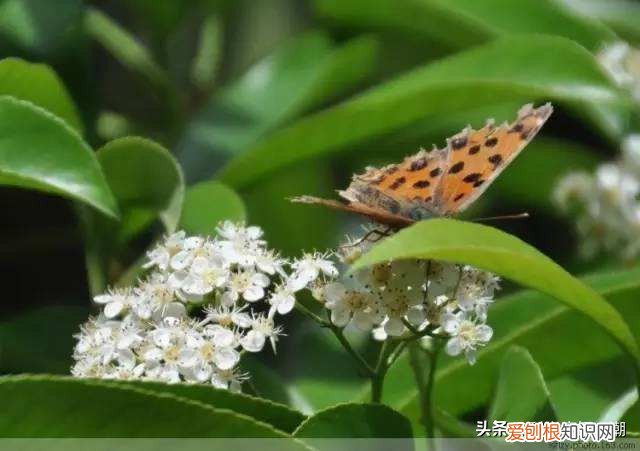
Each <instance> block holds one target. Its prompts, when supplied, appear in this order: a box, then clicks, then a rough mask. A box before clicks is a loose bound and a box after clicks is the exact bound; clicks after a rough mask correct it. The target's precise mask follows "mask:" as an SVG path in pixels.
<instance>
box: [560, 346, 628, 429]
mask: <svg viewBox="0 0 640 451" xmlns="http://www.w3.org/2000/svg"><path fill="white" fill-rule="evenodd" d="M612 380H615V381H616V383H615V384H612V383H611V381H612ZM548 385H549V390H550V391H551V399H552V400H553V404H554V406H555V408H556V412H557V413H558V420H559V421H599V419H600V418H602V417H604V416H607V417H611V416H612V415H614V414H615V412H616V411H618V412H619V411H620V409H621V407H622V406H621V401H622V403H623V404H624V400H625V397H626V396H627V395H628V394H629V393H630V390H631V391H633V390H635V386H636V380H635V375H634V373H633V371H632V370H631V369H630V368H629V365H628V361H627V360H626V359H624V358H621V357H616V358H614V359H611V360H606V361H604V362H600V363H598V364H596V365H590V366H587V367H584V368H578V369H576V370H574V371H571V372H570V373H567V374H563V375H561V376H559V377H557V378H555V379H551V380H549V382H548ZM607 412H608V413H607ZM621 416H622V414H620V416H618V418H617V419H612V420H606V421H619V420H620V417H621ZM600 421H602V420H600Z"/></svg>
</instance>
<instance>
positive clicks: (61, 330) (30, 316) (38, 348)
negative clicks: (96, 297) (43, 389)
mask: <svg viewBox="0 0 640 451" xmlns="http://www.w3.org/2000/svg"><path fill="white" fill-rule="evenodd" d="M88 316H89V309H88V308H86V307H72V306H54V307H42V308H39V309H34V310H31V311H29V312H27V313H24V314H22V315H18V316H15V317H13V318H7V319H4V320H3V321H1V322H0V373H61V374H68V373H69V368H71V354H72V353H73V346H74V344H75V339H74V338H73V335H74V334H77V333H78V332H79V331H80V324H81V323H83V322H84V321H86V319H87V317H88Z"/></svg>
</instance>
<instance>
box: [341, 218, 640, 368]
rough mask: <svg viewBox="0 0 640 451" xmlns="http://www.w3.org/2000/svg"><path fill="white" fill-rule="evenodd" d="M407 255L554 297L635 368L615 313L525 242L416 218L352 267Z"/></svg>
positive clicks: (634, 347) (471, 226)
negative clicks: (461, 266)
mask: <svg viewBox="0 0 640 451" xmlns="http://www.w3.org/2000/svg"><path fill="white" fill-rule="evenodd" d="M410 258H423V259H435V260H444V261H449V262H455V263H466V264H470V265H474V266H477V267H479V268H482V269H485V270H487V271H492V272H494V273H496V274H498V275H500V276H503V277H505V278H507V279H511V280H513V281H515V282H518V283H520V284H522V285H524V286H526V287H529V288H534V289H536V290H539V291H540V292H542V293H545V294H548V295H550V296H553V297H555V298H556V299H558V300H559V301H561V302H563V303H565V304H566V305H568V306H570V307H572V308H574V309H576V310H578V311H580V312H582V313H584V314H585V315H587V316H589V317H590V318H591V319H593V320H594V321H595V322H596V323H597V324H598V325H599V326H600V327H602V328H603V329H605V330H606V331H607V332H608V333H609V334H611V336H612V337H614V338H615V339H616V340H617V341H618V342H619V343H620V345H621V346H622V347H623V348H624V349H625V350H626V351H627V352H628V353H629V355H631V356H632V357H633V358H634V359H635V360H636V362H637V365H638V366H639V368H640V350H639V349H638V344H637V342H636V340H635V338H634V336H633V334H632V333H631V330H629V326H628V325H627V324H626V323H625V321H624V320H623V318H622V316H621V315H620V313H618V312H617V311H616V310H615V309H614V308H613V307H612V306H611V305H610V304H609V303H607V302H606V301H605V300H604V299H603V298H602V297H601V296H600V295H599V294H598V293H596V292H595V291H594V290H593V289H591V288H590V287H588V286H587V285H585V284H583V283H582V282H580V281H579V280H578V279H575V278H574V277H572V276H571V274H569V273H568V272H566V271H565V270H564V269H562V268H561V267H560V266H558V265H557V264H556V263H554V262H553V261H552V260H551V259H549V258H548V257H547V256H545V255H543V254H542V253H540V252H539V251H537V250H536V249H535V248H533V247H531V246H530V245H528V244H526V243H525V242H524V241H521V240H520V239H518V238H516V237H515V236H513V235H509V234H507V233H505V232H502V231H500V230H498V229H494V228H492V227H488V226H485V225H481V224H477V223H471V222H462V221H457V220H453V219H431V220H427V221H422V222H419V223H417V224H415V225H413V226H411V227H409V228H407V229H404V230H402V231H400V232H398V233H397V234H396V235H394V236H392V237H390V238H389V239H386V240H384V241H383V242H381V243H380V244H378V245H376V246H374V248H373V249H371V251H369V252H367V253H366V254H365V255H364V256H362V257H361V258H360V259H358V260H357V261H356V263H355V264H354V265H353V267H352V270H356V269H358V268H363V267H365V266H370V265H372V264H375V263H379V262H384V261H389V260H400V259H410Z"/></svg>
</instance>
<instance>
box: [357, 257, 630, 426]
mask: <svg viewBox="0 0 640 451" xmlns="http://www.w3.org/2000/svg"><path fill="white" fill-rule="evenodd" d="M583 280H584V283H587V284H589V285H591V286H593V287H594V289H595V290H596V291H597V292H598V293H599V294H600V295H602V296H605V297H606V298H607V300H608V301H609V302H611V304H612V305H613V306H614V307H615V308H617V309H618V310H619V311H620V312H621V313H622V316H623V317H624V318H625V320H626V321H627V322H628V323H629V324H630V325H631V326H632V330H633V331H635V333H636V339H638V338H640V334H639V333H640V304H639V303H638V302H636V301H637V297H638V294H639V293H640V268H637V269H633V270H626V271H618V272H611V273H604V274H599V275H595V276H591V277H588V278H585V279H583ZM489 324H490V325H491V326H492V327H493V329H494V337H493V339H492V341H491V342H489V343H488V345H487V346H486V347H484V348H481V349H480V350H479V352H478V362H477V363H476V364H475V365H473V366H470V365H468V364H467V363H466V361H465V360H464V359H461V358H448V357H447V356H441V357H442V362H441V363H440V364H439V368H440V369H439V371H438V373H437V375H436V403H437V405H438V406H441V407H442V408H443V409H445V410H446V411H447V412H450V413H451V414H453V415H459V414H462V413H465V412H470V411H472V410H474V409H476V408H478V407H480V406H481V405H482V404H483V403H486V402H487V400H488V399H489V398H490V396H491V394H492V390H493V386H494V382H495V380H496V379H497V377H498V368H499V365H500V362H501V358H502V356H503V355H504V352H506V349H508V347H509V346H511V345H513V344H518V345H520V346H523V347H525V348H526V349H527V350H528V351H529V352H530V353H531V354H532V355H533V358H534V359H535V361H536V362H537V363H538V365H540V367H541V369H542V371H544V374H545V375H546V377H547V379H554V378H557V377H559V376H561V375H563V374H566V373H567V372H570V371H572V370H575V369H576V368H582V367H586V366H589V365H593V364H596V363H600V362H606V361H609V360H611V359H613V358H616V357H619V356H624V355H623V354H622V351H621V349H620V347H619V346H617V345H616V343H615V342H614V341H613V339H612V338H611V337H610V336H609V335H608V334H607V333H605V331H604V330H602V329H600V328H597V327H594V323H593V321H592V320H591V319H589V318H587V317H586V316H584V315H583V314H581V313H580V312H578V311H576V310H574V309H571V308H570V307H569V306H567V305H559V304H558V302H557V301H555V300H554V299H553V298H551V297H549V296H544V295H542V294H540V293H538V292H534V291H529V290H527V291H522V292H520V293H516V294H514V295H512V296H508V297H506V298H502V299H499V300H498V302H496V304H495V306H493V307H492V308H491V311H490V316H489ZM549 343H552V344H553V346H549ZM626 363H627V366H626V371H627V372H630V373H631V374H634V368H633V365H632V364H631V363H630V360H629V359H628V358H627V359H626ZM412 380H413V376H412V373H411V368H410V367H409V364H408V361H407V359H406V358H405V357H404V356H403V357H401V358H400V359H398V362H397V363H396V365H395V366H394V367H392V368H391V370H390V371H389V374H388V377H387V379H386V381H385V393H384V396H385V399H386V400H387V402H388V403H389V404H390V405H391V406H392V407H394V408H396V409H398V410H399V411H401V412H402V413H404V414H405V415H407V416H408V417H409V418H411V419H412V420H414V419H415V420H416V421H417V419H418V418H419V407H418V404H417V400H418V397H417V392H416V390H415V388H413V387H412V385H411V381H412ZM470 380H472V381H473V382H474V383H473V384H469V383H468V381H470ZM368 396H369V393H368V388H367V389H365V390H363V393H362V394H361V396H359V397H358V399H367V398H368Z"/></svg>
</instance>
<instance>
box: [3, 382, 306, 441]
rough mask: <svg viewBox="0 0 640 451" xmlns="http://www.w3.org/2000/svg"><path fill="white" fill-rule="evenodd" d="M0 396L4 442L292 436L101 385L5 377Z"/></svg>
mask: <svg viewBox="0 0 640 451" xmlns="http://www.w3.org/2000/svg"><path fill="white" fill-rule="evenodd" d="M0 396H1V397H2V400H3V405H4V406H5V408H6V411H5V412H6V413H5V414H4V415H2V418H0V435H2V436H3V437H32V438H33V437H246V438H251V437H253V438H255V437H265V438H286V437H287V435H286V434H285V433H284V432H281V431H278V430H277V429H275V428H273V426H270V425H268V424H266V423H262V422H259V421H257V420H255V419H252V418H251V417H248V416H246V415H242V414H239V413H236V412H233V411H230V410H227V409H218V408H214V407H211V406H210V405H207V404H205V403H202V402H197V401H193V400H190V399H186V398H181V397H179V396H175V395H172V394H169V393H162V394H159V393H157V392H154V391H151V390H145V389H141V388H133V387H125V386H119V385H116V384H109V383H105V382H100V381H91V380H81V379H73V378H64V377H54V376H10V377H3V378H0ZM150 413H152V421H147V420H148V419H149V418H150V417H149V415H150ZM292 444H293V443H292Z"/></svg>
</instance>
